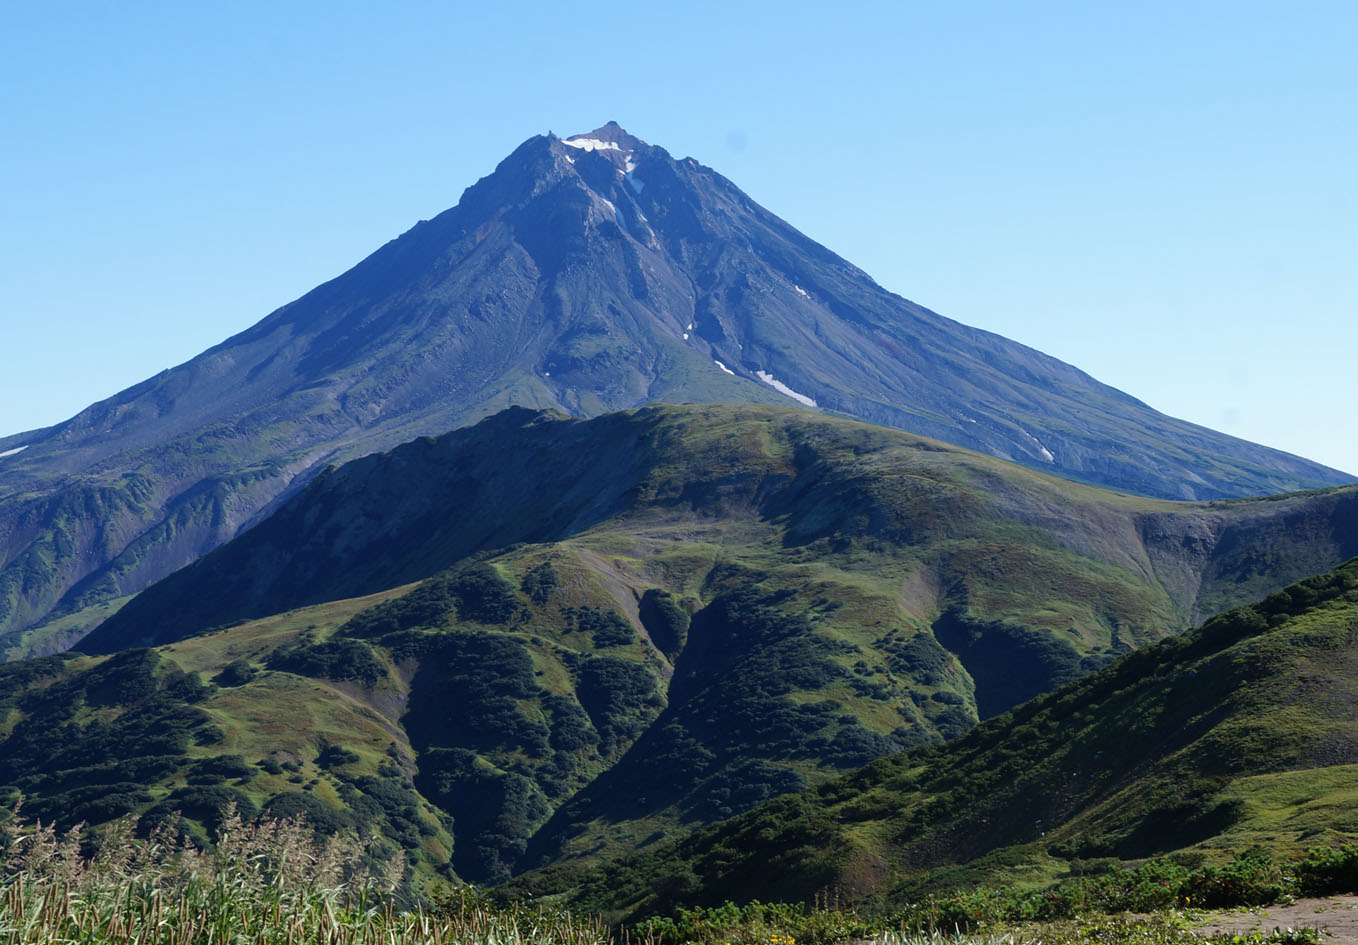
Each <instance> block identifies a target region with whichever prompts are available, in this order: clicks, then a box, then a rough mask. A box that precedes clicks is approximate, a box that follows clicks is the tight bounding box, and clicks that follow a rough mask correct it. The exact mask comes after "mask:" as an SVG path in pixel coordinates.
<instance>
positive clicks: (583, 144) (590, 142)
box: [561, 138, 622, 151]
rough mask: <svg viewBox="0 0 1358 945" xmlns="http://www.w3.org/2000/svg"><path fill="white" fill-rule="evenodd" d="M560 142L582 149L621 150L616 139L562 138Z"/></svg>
mask: <svg viewBox="0 0 1358 945" xmlns="http://www.w3.org/2000/svg"><path fill="white" fill-rule="evenodd" d="M561 143H562V144H568V145H570V146H571V147H572V148H579V149H580V150H582V151H621V150H622V148H620V147H618V142H616V141H600V140H599V139H598V138H562V139H561Z"/></svg>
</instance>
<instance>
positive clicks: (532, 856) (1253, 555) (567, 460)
mask: <svg viewBox="0 0 1358 945" xmlns="http://www.w3.org/2000/svg"><path fill="white" fill-rule="evenodd" d="M1356 514H1358V493H1356V492H1355V491H1354V490H1335V491H1330V492H1321V493H1314V494H1301V495H1295V496H1288V497H1280V498H1276V499H1267V500H1249V501H1241V502H1229V503H1208V504H1187V503H1171V502H1163V501H1157V500H1149V499H1141V498H1136V497H1130V496H1125V495H1119V494H1115V493H1108V492H1104V491H1101V490H1097V489H1093V488H1091V487H1086V486H1079V485H1073V484H1071V483H1069V482H1065V481H1062V480H1059V479H1055V478H1052V477H1049V476H1045V475H1043V474H1041V473H1037V472H1033V471H1031V470H1026V469H1022V468H1020V467H1016V466H1013V465H1011V464H1008V463H1004V462H1002V461H999V460H994V459H991V458H988V457H983V456H979V455H977V454H974V453H970V452H968V451H966V450H961V449H958V448H954V447H948V446H944V445H943V444H939V443H935V442H932V441H928V440H921V439H919V438H916V437H912V436H909V435H907V434H902V433H898V432H895V431H889V430H883V429H880V428H874V427H870V426H867V425H864V424H860V423H856V422H852V421H845V420H836V419H830V418H826V417H822V416H817V415H813V414H808V413H804V412H799V411H791V410H779V409H775V408H765V407H757V406H731V405H727V406H717V407H713V406H688V407H654V408H646V409H643V410H639V411H632V412H627V413H621V414H613V415H609V416H606V417H603V418H599V419H597V420H593V421H574V420H568V419H565V418H562V417H560V416H559V415H543V414H534V413H531V412H528V411H511V412H508V413H506V414H503V415H501V416H498V417H496V418H493V419H491V420H488V421H486V422H484V423H483V424H480V425H478V426H477V427H474V428H471V429H469V430H465V431H459V432H456V433H453V434H449V435H448V436H445V437H441V438H438V439H436V440H423V441H419V442H416V443H413V444H410V445H409V446H407V447H403V448H401V449H398V450H395V451H393V452H391V453H388V454H382V455H380V456H375V457H371V458H369V459H366V460H362V461H359V462H357V463H354V464H350V465H348V466H345V467H341V468H339V469H337V470H335V471H333V472H332V473H330V474H328V475H327V476H325V477H322V478H321V479H320V480H318V481H317V482H316V483H315V484H314V485H313V486H312V487H310V488H309V489H308V490H306V491H305V492H304V493H302V494H301V495H299V496H298V497H297V498H296V499H295V500H293V501H292V502H291V503H289V504H288V505H287V506H285V507H284V508H283V509H281V510H280V512H279V513H278V514H277V515H276V516H274V517H273V518H272V519H270V520H269V521H267V522H265V523H263V524H262V525H261V526H260V527H258V528H257V529H255V530H254V531H252V532H250V533H248V534H247V535H245V536H243V537H242V538H241V539H238V540H237V541H236V542H233V543H232V544H230V545H228V546H227V547H225V548H223V549H221V550H220V551H218V552H216V553H214V554H212V555H210V556H208V557H207V558H205V559H204V560H203V561H201V562H199V563H198V564H195V565H194V566H192V567H190V568H188V569H185V570H184V571H183V572H181V573H180V574H179V575H177V576H175V577H174V578H171V579H169V580H167V581H166V582H164V583H163V584H162V585H159V586H157V587H155V588H152V589H151V590H149V591H147V592H146V593H144V594H143V595H141V596H140V597H138V598H137V599H135V600H134V601H132V602H131V603H129V604H128V605H127V606H126V607H125V608H124V609H123V610H122V611H121V612H120V613H119V614H117V615H116V616H115V617H114V618H112V619H110V620H109V621H108V622H107V623H106V624H105V625H104V626H103V627H101V628H100V629H99V630H98V631H96V633H95V634H93V635H92V636H91V637H89V638H87V640H86V641H85V642H84V643H83V644H82V646H84V647H88V648H91V649H110V650H111V649H116V648H118V647H123V646H135V645H148V644H152V645H154V644H160V645H167V644H173V645H175V646H180V645H186V644H187V643H188V642H191V640H192V639H197V637H195V636H194V634H200V633H202V632H204V631H205V630H207V629H210V628H211V627H212V626H214V625H219V624H229V623H230V622H231V621H233V620H241V619H251V618H253V619H259V618H261V617H263V616H265V615H268V614H271V613H278V612H284V611H287V610H289V609H292V608H296V607H299V606H314V605H316V604H318V603H319V602H323V601H327V600H331V599H342V598H348V597H352V596H354V595H360V594H365V593H371V592H376V591H378V590H380V589H382V588H386V587H390V586H393V585H397V584H401V583H404V582H409V581H415V580H418V579H421V578H425V579H427V581H428V583H427V584H426V585H423V586H422V587H421V589H420V590H419V591H417V592H412V594H411V596H410V597H409V599H408V601H407V604H403V605H402V606H409V607H411V608H415V611H416V612H417V614H418V617H417V618H416V617H410V618H406V617H403V618H401V619H399V620H396V622H395V623H394V624H391V625H389V626H388V625H385V624H381V623H378V624H374V625H373V627H372V628H371V629H370V630H367V631H363V632H362V633H359V632H358V631H356V630H355V629H354V628H353V627H350V628H348V629H345V630H343V631H342V636H346V637H354V636H357V637H361V642H362V644H363V646H366V647H370V648H373V652H374V653H375V654H377V655H376V656H375V657H374V658H376V659H377V660H379V661H380V662H384V663H385V664H389V665H391V666H393V667H402V666H404V667H406V668H405V669H402V670H401V675H402V678H405V679H407V680H408V682H409V683H410V685H417V684H418V685H425V684H426V683H427V684H428V685H429V686H433V687H435V688H434V690H432V691H437V692H440V693H444V694H445V696H444V697H445V698H447V699H450V700H452V703H451V704H455V705H456V706H458V708H457V709H456V710H454V709H452V708H450V709H447V710H446V712H445V716H446V717H445V718H444V719H443V721H442V722H441V723H439V724H438V725H434V723H432V722H429V721H428V719H425V718H424V716H422V715H421V714H420V712H422V711H424V710H423V709H421V708H420V706H422V705H423V703H421V702H420V701H419V699H417V698H416V697H415V696H414V695H410V696H409V699H410V700H411V701H409V703H408V706H407V712H408V713H409V714H410V717H408V718H407V717H406V716H400V717H399V718H397V717H394V718H393V721H394V722H395V721H398V720H399V721H400V723H401V724H402V725H403V726H404V728H405V733H406V735H407V737H408V738H409V740H410V742H411V748H412V750H413V752H414V756H415V757H414V760H415V764H416V766H417V769H418V770H417V773H416V776H415V783H416V785H417V786H418V787H420V789H421V791H423V792H424V793H425V796H426V797H427V798H428V799H429V800H430V801H431V802H433V803H437V804H439V805H441V806H442V807H443V809H444V810H445V811H447V812H448V813H449V814H451V816H452V817H453V818H454V820H455V821H456V822H457V823H458V824H459V825H460V826H459V827H457V828H456V829H455V833H457V834H458V836H459V838H460V839H459V842H460V846H459V847H457V848H456V849H457V850H459V851H460V852H455V854H454V858H453V862H454V866H455V867H456V868H457V870H458V871H459V872H460V873H462V874H463V875H465V876H467V877H468V878H472V879H476V880H478V881H484V880H487V879H491V878H500V877H502V876H504V875H506V874H507V873H508V872H511V871H516V870H521V869H524V868H526V867H529V866H534V865H540V864H543V863H547V862H552V861H557V860H560V859H563V858H565V859H573V860H580V861H585V860H591V859H596V858H598V857H600V856H603V855H606V854H609V853H612V852H614V851H618V850H626V849H636V848H640V847H645V846H649V845H653V844H655V843H657V842H659V841H660V840H662V839H665V838H667V837H672V836H675V835H677V834H682V833H686V832H688V831H691V830H693V829H696V828H697V827H700V826H702V825H704V824H707V823H711V822H713V821H716V820H720V819H722V818H724V817H727V816H730V815H732V814H735V813H739V812H741V811H743V810H747V809H749V808H751V807H753V806H755V805H756V804H758V803H760V802H762V801H764V800H766V799H767V798H769V797H771V796H773V795H777V794H781V793H785V792H788V791H792V790H796V789H798V788H801V787H804V786H807V785H815V784H819V783H822V782H824V781H825V780H827V779H829V778H831V777H834V776H836V775H838V774H841V773H843V772H845V771H848V770H851V769H853V768H856V767H857V766H859V765H861V764H863V763H865V762H867V761H870V760H871V759H873V758H875V757H879V756H881V755H884V754H888V753H891V752H893V751H897V750H899V749H902V748H908V747H912V746H917V745H923V744H928V743H932V742H938V741H941V740H943V739H946V738H952V737H955V736H958V735H961V734H963V733H964V732H966V731H968V730H969V729H970V728H971V727H972V726H973V725H974V724H975V723H976V722H977V720H978V719H984V718H987V717H990V716H993V715H995V714H997V713H999V712H1003V711H1004V710H1006V709H1008V708H1010V707H1012V706H1014V705H1016V704H1018V703H1020V702H1022V701H1023V700H1025V699H1028V698H1030V697H1032V696H1034V695H1036V694H1038V693H1041V692H1046V691H1049V690H1051V689H1053V688H1056V687H1057V686H1059V685H1061V684H1062V683H1064V682H1068V681H1070V680H1072V679H1075V678H1078V677H1079V676H1081V675H1083V674H1085V673H1087V672H1090V671H1092V670H1094V669H1097V668H1098V667H1099V666H1102V665H1104V664H1105V663H1107V662H1108V661H1109V660H1111V659H1113V658H1115V657H1116V656H1117V655H1119V654H1121V653H1124V652H1126V651H1128V650H1129V649H1131V648H1132V647H1134V646H1137V645H1141V644H1144V643H1147V642H1151V641H1154V640H1156V639H1160V638H1163V637H1164V636H1166V635H1168V634H1171V633H1174V632H1177V631H1179V630H1181V629H1183V628H1184V627H1186V626H1187V625H1188V624H1189V622H1190V621H1191V620H1192V619H1193V618H1194V616H1195V615H1196V613H1197V610H1198V609H1199V608H1200V607H1201V606H1202V603H1201V602H1202V601H1203V600H1212V601H1213V602H1221V601H1224V602H1226V603H1239V602H1240V601H1241V599H1242V595H1245V594H1251V595H1253V594H1256V589H1257V588H1259V587H1261V586H1262V587H1263V589H1264V591H1267V590H1272V589H1275V588H1276V587H1278V586H1281V585H1282V584H1284V583H1286V582H1287V581H1289V580H1292V579H1295V578H1296V577H1298V576H1300V575H1298V574H1297V573H1296V572H1297V570H1298V569H1301V568H1305V569H1310V570H1312V571H1314V570H1320V569H1323V568H1326V567H1330V566H1332V565H1333V564H1334V563H1335V562H1336V561H1337V560H1338V559H1339V556H1340V555H1341V554H1343V553H1344V552H1345V551H1348V550H1350V549H1352V550H1358V548H1353V544H1354V542H1355V541H1358V528H1355V527H1354V525H1353V520H1354V518H1355V515H1356ZM473 563H474V564H475V565H476V567H478V568H490V569H491V571H492V572H493V573H494V574H495V575H497V576H498V577H497V580H498V581H499V582H501V583H502V584H503V585H504V586H505V587H507V588H509V590H508V591H506V592H505V593H506V594H507V595H508V597H506V601H507V603H506V604H505V607H504V609H503V613H501V614H500V617H499V618H498V619H497V620H494V621H486V620H472V621H471V622H470V624H469V623H468V621H467V620H466V617H465V614H461V612H460V610H459V605H458V603H457V600H458V595H457V593H454V592H452V591H449V590H447V587H448V586H449V585H448V582H449V581H450V580H452V577H450V575H455V574H460V573H461V572H462V570H463V569H465V568H466V567H468V566H470V565H471V564H473ZM547 573H553V574H555V575H556V577H555V578H554V581H553V582H552V583H551V587H552V590H551V592H550V593H547V592H545V591H543V590H542V588H541V587H540V583H541V582H540V581H538V579H537V578H534V577H533V575H535V574H536V575H543V574H547ZM458 580H461V579H460V578H459V579H458ZM535 582H537V583H535ZM454 583H456V582H454ZM439 588H444V589H443V590H439ZM535 594H536V595H537V596H534V595H535ZM544 595H545V596H544ZM538 597H541V598H542V599H540V600H539V599H538ZM426 598H427V599H426ZM421 601H423V603H421ZM393 606H394V605H393ZM410 620H414V622H413V623H411V622H409V621H410ZM582 621H583V623H582ZM596 624H598V627H596V626H595V625H596ZM582 627H583V629H582ZM599 627H602V628H603V632H604V633H605V634H607V633H608V632H610V631H609V629H608V628H609V627H611V628H612V631H611V632H613V633H614V634H616V635H618V636H619V637H620V638H621V637H623V636H626V634H627V633H631V634H632V637H631V638H629V639H628V642H627V643H626V644H625V645H622V644H619V648H616V649H609V648H608V647H605V648H604V649H605V650H608V652H605V653H596V652H595V651H594V646H593V644H590V645H588V646H586V645H584V643H583V641H586V640H590V639H592V634H594V633H595V632H596V630H597V629H598V628H599ZM234 632H235V631H234V630H232V631H230V632H228V633H227V636H229V635H230V633H234ZM417 632H418V634H423V636H417V637H411V636H410V634H412V633H417ZM468 633H471V634H472V635H473V637H475V640H477V641H480V642H474V643H473V644H466V645H471V646H473V649H474V652H472V651H465V652H464V651H463V650H460V649H457V648H458V647H461V646H463V645H464V643H458V642H449V640H450V639H452V640H462V639H463V638H464V636H465V635H466V634H468ZM431 634H432V636H430V635H431ZM450 634H451V635H452V636H451V637H449V635H450ZM487 634H488V636H487ZM582 647H583V649H582ZM347 652H349V653H350V654H351V655H352V654H353V653H355V652H364V651H363V650H362V648H361V647H360V648H358V649H357V650H355V649H354V648H353V647H350V649H349V650H348V651H347ZM431 654H432V655H431ZM568 654H575V655H574V656H571V655H568ZM582 654H583V655H582ZM424 656H429V658H430V659H433V660H435V663H434V664H431V666H432V667H433V668H428V667H425V666H424V663H423V662H422V659H423V657H424ZM603 657H607V659H608V660H611V661H612V662H604V663H589V662H587V660H589V659H595V658H603ZM326 659H329V657H327V658H326ZM326 659H321V658H320V657H317V658H315V659H311V658H308V660H305V661H301V662H296V663H291V664H288V665H287V666H284V665H282V664H279V665H278V666H276V667H275V668H280V669H281V668H289V667H290V668H291V669H292V670H293V671H302V670H305V671H306V672H310V673H312V674H313V675H314V674H315V673H318V672H319V673H321V674H322V675H323V674H324V672H325V669H324V667H325V665H327V664H326ZM582 659H585V660H586V662H585V663H581V662H580V660H582ZM619 659H622V660H623V662H624V663H627V664H629V665H627V666H623V665H622V664H620V663H618V662H617V660H619ZM450 661H452V662H455V663H458V664H461V663H466V662H468V661H471V662H472V663H474V664H475V665H477V666H478V667H479V668H478V669H476V670H475V672H473V673H472V674H471V675H467V674H466V673H462V672H461V671H454V669H453V668H452V662H450ZM478 661H479V662H478ZM529 663H531V665H532V678H530V677H529V676H528V674H527V671H526V669H525V667H527V666H528V665H529ZM299 667H300V668H301V669H299ZM308 667H309V668H308ZM317 667H320V668H317ZM439 667H442V668H439ZM412 674H413V675H412ZM539 674H540V675H539ZM601 674H602V675H601ZM628 674H631V675H630V676H629V675H628ZM605 677H606V678H605ZM486 686H489V687H490V689H486V688H485V687H486ZM468 687H470V688H468ZM497 687H499V688H503V689H505V691H506V692H511V693H517V694H516V695H514V696H513V701H514V702H515V705H517V706H518V708H517V709H515V710H514V711H513V712H509V710H508V709H507V708H506V707H505V706H503V705H500V706H499V708H496V705H499V703H498V702H497V701H496V700H497V699H498V698H499V696H498V695H497V694H496V692H495V691H493V690H495V689H496V688H497ZM600 687H602V689H601V688H600ZM464 690H466V691H467V692H469V693H470V695H466V694H463V692H464ZM604 690H607V692H609V693H613V694H611V695H602V694H600V693H601V692H603V691H604ZM615 690H616V691H615ZM450 694H452V695H450ZM549 696H550V698H548V697H549ZM459 700H460V701H459ZM559 700H565V702H561V701H559ZM591 700H593V702H591ZM571 706H574V707H575V708H571ZM577 709H578V711H579V712H583V713H584V717H586V718H588V720H589V726H592V729H587V731H588V730H592V731H593V733H594V734H593V735H588V734H587V735H584V736H580V737H583V738H585V742H584V743H581V744H574V742H575V740H576V739H575V736H570V735H561V736H560V738H561V739H565V741H564V742H562V744H560V745H558V744H556V743H554V742H553V739H554V738H557V736H556V735H555V734H553V733H555V732H556V729H557V728H558V727H561V726H566V727H567V728H570V727H571V726H573V725H574V724H575V723H573V722H571V719H572V718H575V719H577V721H578V719H579V716H577V715H576V714H575V713H576V711H577ZM431 711H432V710H431ZM459 713H460V714H465V715H467V716H468V717H475V718H482V717H484V718H485V719H487V720H489V721H486V722H485V726H484V731H482V730H481V729H478V728H475V726H473V727H472V728H466V726H463V725H462V724H461V723H456V724H455V723H454V722H453V721H450V719H452V718H453V716H455V715H458V714H459ZM516 713H517V714H516ZM563 713H564V714H563ZM600 713H603V714H602V715H600ZM613 715H617V718H616V719H615V718H613V717H612V716H613ZM525 720H526V721H525ZM620 720H622V721H620ZM577 727H578V726H577ZM534 733H536V734H534ZM544 733H545V734H544ZM544 738H545V739H546V741H545V743H544V741H543V739H544ZM595 739H597V741H595ZM566 744H570V745H571V746H572V747H569V748H566V747H563V746H564V745H566ZM624 749H626V750H624ZM467 752H470V754H466V753H467ZM450 766H451V767H450ZM469 811H472V812H471V813H469ZM462 841H465V842H462ZM473 849H479V850H480V851H481V852H479V853H475V854H473V853H468V852H467V851H468V850H473Z"/></svg>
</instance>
